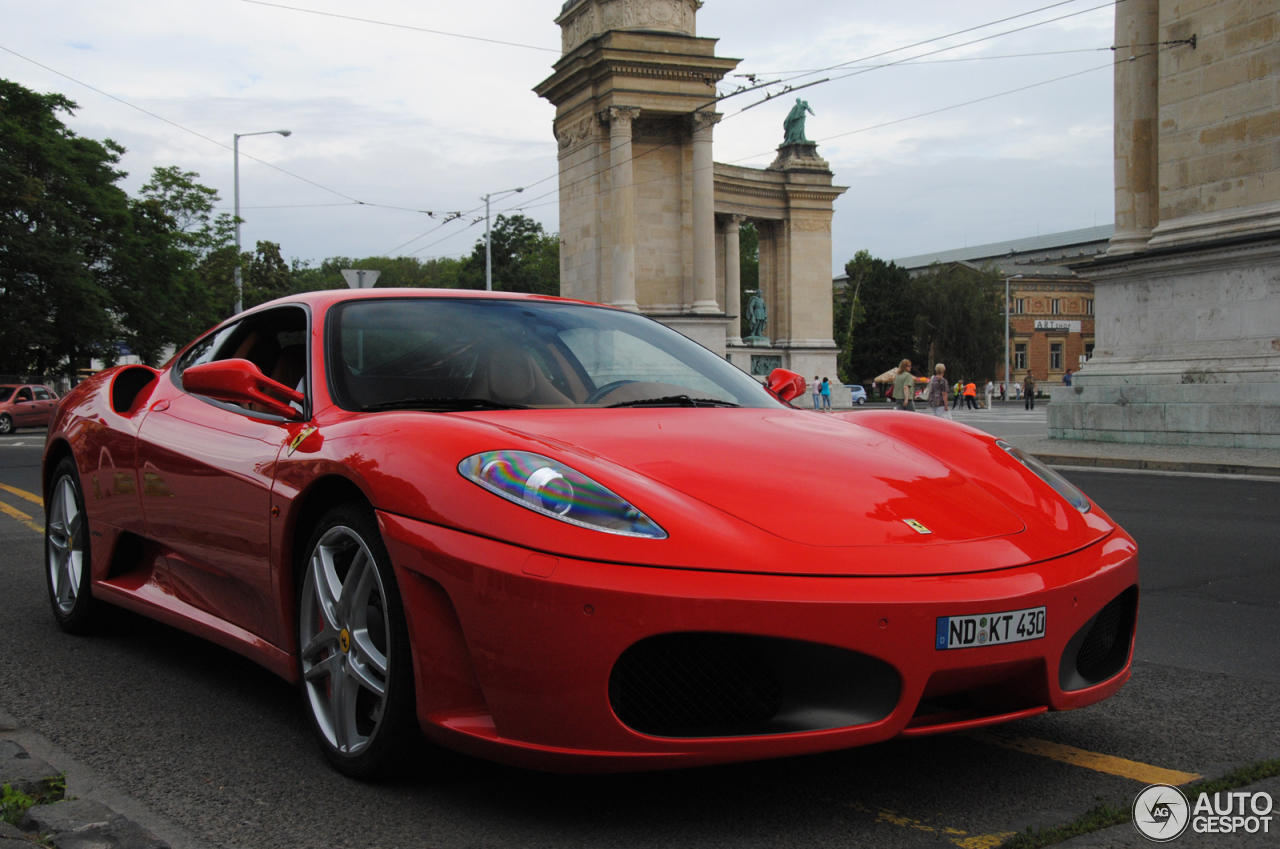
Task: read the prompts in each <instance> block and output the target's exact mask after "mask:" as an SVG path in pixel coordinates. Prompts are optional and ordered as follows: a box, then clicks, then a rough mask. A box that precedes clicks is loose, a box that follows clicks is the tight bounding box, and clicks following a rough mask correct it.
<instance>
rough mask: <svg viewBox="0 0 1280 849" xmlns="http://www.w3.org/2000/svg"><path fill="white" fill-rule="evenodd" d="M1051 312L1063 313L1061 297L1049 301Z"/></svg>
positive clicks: (1054, 313)
mask: <svg viewBox="0 0 1280 849" xmlns="http://www.w3.org/2000/svg"><path fill="white" fill-rule="evenodd" d="M1049 312H1050V313H1051V314H1052V315H1061V314H1062V301H1061V300H1060V299H1058V298H1054V299H1053V300H1052V301H1050V302H1049Z"/></svg>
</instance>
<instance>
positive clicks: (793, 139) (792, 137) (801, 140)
mask: <svg viewBox="0 0 1280 849" xmlns="http://www.w3.org/2000/svg"><path fill="white" fill-rule="evenodd" d="M806 112H807V113H808V114H810V115H812V116H813V117H815V118H816V117H818V114H817V113H816V112H814V111H813V110H812V109H810V108H809V101H807V100H804V99H802V98H799V97H797V98H796V105H795V106H793V107H791V111H790V112H788V113H787V119H786V120H785V121H783V122H782V126H783V129H785V130H786V131H787V136H786V138H785V139H783V141H782V143H783V144H784V145H788V144H812V142H810V141H809V140H808V139H807V138H805V135H804V122H805V113H806Z"/></svg>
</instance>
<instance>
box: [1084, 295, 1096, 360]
mask: <svg viewBox="0 0 1280 849" xmlns="http://www.w3.org/2000/svg"><path fill="white" fill-rule="evenodd" d="M1089 303H1093V301H1090V302H1089ZM1081 359H1082V360H1083V361H1084V362H1086V363H1087V362H1089V360H1092V359H1093V343H1092V342H1086V343H1084V356H1083V357H1081Z"/></svg>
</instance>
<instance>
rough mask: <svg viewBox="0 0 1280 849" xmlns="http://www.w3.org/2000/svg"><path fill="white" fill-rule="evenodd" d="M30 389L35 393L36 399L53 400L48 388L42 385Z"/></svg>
mask: <svg viewBox="0 0 1280 849" xmlns="http://www.w3.org/2000/svg"><path fill="white" fill-rule="evenodd" d="M32 391H33V392H35V393H36V400H37V401H52V400H53V398H52V396H50V395H49V390H47V389H45V388H44V387H43V386H37V387H35V388H34V389H33V390H32Z"/></svg>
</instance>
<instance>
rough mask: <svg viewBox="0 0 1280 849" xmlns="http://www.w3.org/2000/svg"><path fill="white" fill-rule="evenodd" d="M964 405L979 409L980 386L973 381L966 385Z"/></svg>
mask: <svg viewBox="0 0 1280 849" xmlns="http://www.w3.org/2000/svg"><path fill="white" fill-rule="evenodd" d="M964 406H965V409H968V410H976V409H978V386H977V384H975V383H974V382H973V381H970V382H968V383H966V384H965V385H964Z"/></svg>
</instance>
